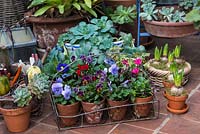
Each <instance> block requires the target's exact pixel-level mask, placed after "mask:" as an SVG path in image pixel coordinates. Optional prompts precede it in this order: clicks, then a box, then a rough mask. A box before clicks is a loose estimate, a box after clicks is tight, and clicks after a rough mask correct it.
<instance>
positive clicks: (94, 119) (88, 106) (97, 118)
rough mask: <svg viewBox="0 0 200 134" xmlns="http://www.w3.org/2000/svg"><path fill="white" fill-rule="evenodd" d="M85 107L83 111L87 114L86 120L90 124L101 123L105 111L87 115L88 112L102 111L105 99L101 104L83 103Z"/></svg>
mask: <svg viewBox="0 0 200 134" xmlns="http://www.w3.org/2000/svg"><path fill="white" fill-rule="evenodd" d="M81 104H82V106H83V111H84V112H85V113H86V114H85V119H86V121H87V122H88V123H90V124H96V123H100V122H101V118H102V115H103V111H98V112H94V113H90V114H87V112H93V111H95V110H100V109H102V108H104V106H105V99H103V100H102V101H101V102H100V103H99V104H95V103H89V102H83V101H82V102H81Z"/></svg>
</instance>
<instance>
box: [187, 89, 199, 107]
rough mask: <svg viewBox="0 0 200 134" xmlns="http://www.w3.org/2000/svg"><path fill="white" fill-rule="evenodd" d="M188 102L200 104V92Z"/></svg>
mask: <svg viewBox="0 0 200 134" xmlns="http://www.w3.org/2000/svg"><path fill="white" fill-rule="evenodd" d="M188 102H191V103H196V104H200V91H198V92H196V93H195V94H193V95H192V96H191V97H190V99H189V100H188Z"/></svg>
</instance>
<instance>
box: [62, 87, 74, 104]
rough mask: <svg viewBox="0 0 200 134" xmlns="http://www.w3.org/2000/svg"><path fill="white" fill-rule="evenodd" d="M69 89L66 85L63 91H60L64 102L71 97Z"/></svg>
mask: <svg viewBox="0 0 200 134" xmlns="http://www.w3.org/2000/svg"><path fill="white" fill-rule="evenodd" d="M71 93H72V91H71V88H70V86H68V85H65V87H64V90H63V91H62V95H63V96H64V98H65V100H69V99H70V96H71Z"/></svg>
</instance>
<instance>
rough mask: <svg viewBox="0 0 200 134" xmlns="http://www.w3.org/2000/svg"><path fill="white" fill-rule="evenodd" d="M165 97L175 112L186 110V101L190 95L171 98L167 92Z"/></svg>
mask: <svg viewBox="0 0 200 134" xmlns="http://www.w3.org/2000/svg"><path fill="white" fill-rule="evenodd" d="M165 97H166V98H167V99H168V106H169V108H171V109H174V110H182V109H184V108H185V101H186V99H187V98H188V95H185V96H171V95H169V94H168V93H166V92H165Z"/></svg>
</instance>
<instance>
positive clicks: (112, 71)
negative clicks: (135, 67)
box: [109, 64, 119, 75]
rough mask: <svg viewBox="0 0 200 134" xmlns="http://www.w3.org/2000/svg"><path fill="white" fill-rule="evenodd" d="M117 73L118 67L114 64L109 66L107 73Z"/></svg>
mask: <svg viewBox="0 0 200 134" xmlns="http://www.w3.org/2000/svg"><path fill="white" fill-rule="evenodd" d="M118 71H119V67H118V66H117V65H116V64H113V65H111V67H110V68H109V72H110V73H111V74H112V75H118Z"/></svg>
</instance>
